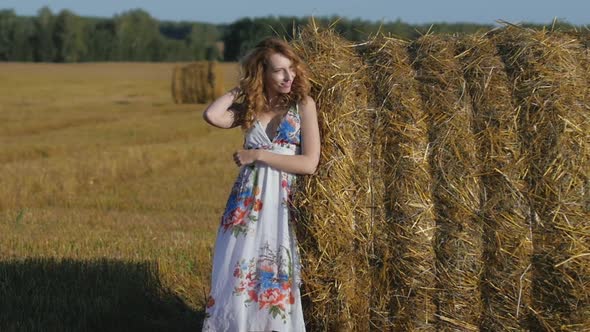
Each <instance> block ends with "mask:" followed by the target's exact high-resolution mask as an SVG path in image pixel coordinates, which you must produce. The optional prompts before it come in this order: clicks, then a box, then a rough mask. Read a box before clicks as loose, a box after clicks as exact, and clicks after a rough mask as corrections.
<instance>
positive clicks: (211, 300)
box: [207, 295, 215, 308]
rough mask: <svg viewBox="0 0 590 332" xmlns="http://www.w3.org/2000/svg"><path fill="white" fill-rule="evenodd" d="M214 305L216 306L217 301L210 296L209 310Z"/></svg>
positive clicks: (208, 301)
mask: <svg viewBox="0 0 590 332" xmlns="http://www.w3.org/2000/svg"><path fill="white" fill-rule="evenodd" d="M213 305H215V299H214V298H213V296H211V295H209V299H208V300H207V308H211V307H212V306H213Z"/></svg>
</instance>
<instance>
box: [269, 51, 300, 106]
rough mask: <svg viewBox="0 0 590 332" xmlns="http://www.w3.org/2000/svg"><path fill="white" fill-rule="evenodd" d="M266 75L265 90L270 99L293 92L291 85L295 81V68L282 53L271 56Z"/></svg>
mask: <svg viewBox="0 0 590 332" xmlns="http://www.w3.org/2000/svg"><path fill="white" fill-rule="evenodd" d="M264 75H265V77H264V79H265V82H264V83H265V89H266V93H267V94H268V95H269V97H272V96H275V95H278V94H281V93H289V92H291V85H292V84H293V80H294V79H295V68H294V67H293V63H292V62H291V60H290V59H289V58H287V57H286V56H284V55H282V54H281V53H273V54H272V55H270V56H269V57H268V65H267V67H266V72H265V73H264Z"/></svg>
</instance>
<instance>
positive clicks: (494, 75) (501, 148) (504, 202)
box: [457, 35, 532, 331]
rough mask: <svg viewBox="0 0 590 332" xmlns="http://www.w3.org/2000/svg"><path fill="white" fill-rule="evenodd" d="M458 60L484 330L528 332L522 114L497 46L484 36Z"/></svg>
mask: <svg viewBox="0 0 590 332" xmlns="http://www.w3.org/2000/svg"><path fill="white" fill-rule="evenodd" d="M457 51H458V52H459V54H458V58H459V60H460V62H461V65H462V69H463V76H464V78H465V82H466V84H467V91H468V92H469V95H470V96H471V101H472V106H473V107H472V109H473V112H474V127H475V135H476V145H477V147H478V150H477V155H478V168H479V170H478V171H479V173H480V178H481V190H482V191H481V195H480V197H481V208H480V215H481V217H482V218H483V221H484V223H483V234H482V235H483V261H484V262H485V263H484V265H483V267H482V273H481V285H480V290H481V298H482V305H483V308H482V309H483V311H482V317H481V322H480V329H481V330H483V331H501V330H514V331H518V330H524V329H526V321H525V320H524V318H526V317H527V316H528V306H529V305H530V266H529V263H530V258H531V254H532V242H531V238H530V236H529V234H530V224H529V222H528V218H527V215H528V207H527V206H526V202H525V199H524V197H523V195H522V194H521V192H520V191H521V190H522V188H523V183H522V182H523V180H522V179H521V175H522V174H523V172H522V170H523V167H524V165H523V159H522V158H521V151H520V146H519V142H518V132H517V129H518V128H517V126H516V124H517V122H518V113H517V111H516V110H515V107H514V105H513V103H512V94H511V86H510V83H509V81H508V77H507V75H506V71H505V68H504V64H503V62H502V59H501V58H500V57H499V56H498V55H497V51H496V47H495V45H494V44H493V43H492V42H491V40H489V39H488V38H487V37H486V36H485V35H470V36H466V37H464V38H462V39H461V40H460V42H459V47H458V50H457Z"/></svg>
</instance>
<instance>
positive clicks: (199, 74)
mask: <svg viewBox="0 0 590 332" xmlns="http://www.w3.org/2000/svg"><path fill="white" fill-rule="evenodd" d="M223 84H224V83H223V72H222V71H221V69H220V67H219V65H218V64H217V62H215V61H201V62H194V63H191V64H188V65H186V66H176V67H174V69H173V72H172V98H173V99H174V102H175V103H177V104H190V103H201V104H203V103H207V102H210V101H213V100H214V99H215V98H217V97H219V96H221V95H222V94H223V88H224V85H223Z"/></svg>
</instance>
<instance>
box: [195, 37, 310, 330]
mask: <svg viewBox="0 0 590 332" xmlns="http://www.w3.org/2000/svg"><path fill="white" fill-rule="evenodd" d="M242 74H243V77H242V78H241V79H240V85H239V87H237V88H234V89H232V90H231V91H229V92H228V93H226V94H225V95H223V96H221V97H219V98H218V99H217V100H215V101H214V102H213V103H211V104H210V105H209V106H208V107H207V108H206V109H205V111H204V114H203V117H204V118H205V120H206V121H207V122H208V123H209V124H211V125H213V126H215V127H219V128H233V127H236V126H241V127H242V128H243V129H244V130H245V139H244V146H243V149H242V150H239V151H237V152H236V153H234V156H233V157H234V161H235V163H236V164H237V165H238V166H240V172H239V175H238V178H237V180H236V182H235V183H234V186H233V188H232V191H231V194H230V196H229V199H228V201H227V205H226V208H225V212H224V213H223V216H222V218H221V225H220V227H219V231H218V233H217V240H216V242H215V253H214V258H213V272H212V283H211V293H210V296H209V300H208V303H207V309H206V318H205V322H204V325H203V331H232V332H233V331H281V332H283V331H297V332H299V331H305V324H304V321H303V312H302V309H301V300H300V293H299V287H300V284H301V279H300V265H299V253H298V249H297V242H296V239H295V232H294V229H293V225H292V222H293V220H292V218H291V216H290V213H289V211H290V208H291V207H290V204H291V195H292V192H291V188H292V186H293V181H294V179H295V175H296V174H312V173H314V172H315V169H316V167H317V164H318V161H319V157H320V135H319V129H318V121H317V114H316V106H315V102H314V101H313V99H312V98H311V97H309V96H308V93H309V89H310V83H309V80H308V77H307V72H306V70H305V67H304V64H303V63H302V61H301V59H300V58H299V57H298V56H297V55H296V54H295V53H294V52H293V50H292V49H291V47H290V46H289V44H288V43H286V42H285V41H282V40H279V39H275V38H268V39H265V40H264V41H262V42H260V43H259V44H258V45H257V46H256V47H255V49H254V50H252V51H251V52H250V53H249V54H248V55H247V56H246V58H245V59H244V61H243V63H242Z"/></svg>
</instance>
